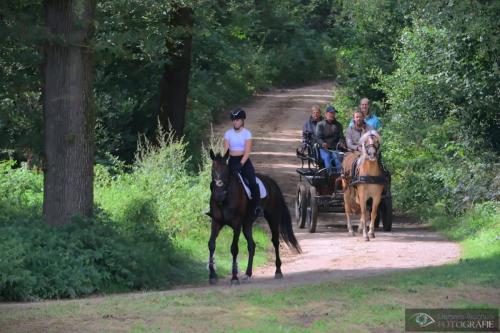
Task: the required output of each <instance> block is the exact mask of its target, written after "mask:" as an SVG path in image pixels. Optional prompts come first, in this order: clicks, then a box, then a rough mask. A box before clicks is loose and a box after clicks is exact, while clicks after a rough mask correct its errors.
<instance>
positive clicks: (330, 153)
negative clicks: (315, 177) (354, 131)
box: [316, 105, 344, 173]
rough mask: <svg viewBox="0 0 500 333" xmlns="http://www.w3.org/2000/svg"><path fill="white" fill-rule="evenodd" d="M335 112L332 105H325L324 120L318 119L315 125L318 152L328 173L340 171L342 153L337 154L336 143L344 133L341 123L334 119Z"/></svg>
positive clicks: (342, 137)
mask: <svg viewBox="0 0 500 333" xmlns="http://www.w3.org/2000/svg"><path fill="white" fill-rule="evenodd" d="M336 113H337V110H335V108H334V107H333V106H331V105H329V106H327V108H326V113H325V120H322V121H320V122H319V123H318V125H317V126H316V142H317V143H318V144H319V145H320V150H319V153H320V156H321V159H322V160H323V162H324V164H325V168H327V169H328V170H329V173H332V171H335V172H341V171H342V160H341V156H342V155H341V154H339V151H338V150H337V145H338V144H339V143H340V142H342V141H343V140H344V133H343V130H342V124H340V123H339V122H338V121H337V120H336V119H335V116H336ZM332 161H333V164H334V165H332Z"/></svg>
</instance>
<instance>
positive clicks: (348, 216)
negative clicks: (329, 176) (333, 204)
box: [342, 180, 354, 236]
mask: <svg viewBox="0 0 500 333" xmlns="http://www.w3.org/2000/svg"><path fill="white" fill-rule="evenodd" d="M342 185H343V187H344V209H345V216H346V219H347V233H348V235H349V236H354V231H353V230H352V225H351V201H350V200H351V189H350V188H349V185H347V182H345V181H344V180H343V181H342Z"/></svg>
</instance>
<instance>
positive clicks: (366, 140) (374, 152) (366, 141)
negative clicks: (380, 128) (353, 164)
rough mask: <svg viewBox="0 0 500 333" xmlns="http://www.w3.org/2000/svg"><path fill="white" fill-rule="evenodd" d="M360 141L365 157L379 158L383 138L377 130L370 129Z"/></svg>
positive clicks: (371, 159)
mask: <svg viewBox="0 0 500 333" xmlns="http://www.w3.org/2000/svg"><path fill="white" fill-rule="evenodd" d="M359 143H360V144H361V147H362V153H363V156H364V157H365V158H368V159H369V160H370V161H374V160H376V159H378V155H379V152H380V145H381V143H382V139H380V134H378V132H377V131H375V130H370V131H368V132H366V133H365V134H363V136H362V137H361V138H360V139H359Z"/></svg>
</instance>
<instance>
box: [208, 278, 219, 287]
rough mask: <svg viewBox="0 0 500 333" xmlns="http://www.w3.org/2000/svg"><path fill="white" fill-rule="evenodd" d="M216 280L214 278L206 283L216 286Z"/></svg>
mask: <svg viewBox="0 0 500 333" xmlns="http://www.w3.org/2000/svg"><path fill="white" fill-rule="evenodd" d="M217 280H218V279H217V278H216V277H214V278H210V279H208V283H210V284H211V285H212V286H213V285H214V284H217Z"/></svg>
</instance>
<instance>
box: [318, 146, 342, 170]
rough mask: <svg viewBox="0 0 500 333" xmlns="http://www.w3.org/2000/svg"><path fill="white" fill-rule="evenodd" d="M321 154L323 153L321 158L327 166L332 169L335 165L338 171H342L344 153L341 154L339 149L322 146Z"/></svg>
mask: <svg viewBox="0 0 500 333" xmlns="http://www.w3.org/2000/svg"><path fill="white" fill-rule="evenodd" d="M319 154H320V155H321V159H322V160H323V162H324V163H325V168H327V169H331V168H332V167H335V169H336V170H335V171H336V172H341V171H342V155H340V154H339V153H338V151H336V150H335V151H331V150H326V149H323V148H320V149H319ZM332 162H333V163H332Z"/></svg>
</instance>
